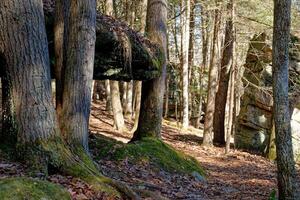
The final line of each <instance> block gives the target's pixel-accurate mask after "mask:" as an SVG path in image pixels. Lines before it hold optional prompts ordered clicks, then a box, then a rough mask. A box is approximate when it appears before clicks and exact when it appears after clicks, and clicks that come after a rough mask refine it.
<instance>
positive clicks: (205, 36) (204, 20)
mask: <svg viewBox="0 0 300 200" xmlns="http://www.w3.org/2000/svg"><path fill="white" fill-rule="evenodd" d="M209 17H210V16H209V15H208V12H207V11H205V10H204V7H202V8H201V33H202V66H201V67H200V77H199V82H200V83H199V97H198V98H199V103H198V113H197V119H196V128H199V127H200V120H201V115H202V103H203V82H204V81H203V77H204V73H205V70H206V68H207V56H208V47H209V46H208V45H209V35H210V34H209Z"/></svg>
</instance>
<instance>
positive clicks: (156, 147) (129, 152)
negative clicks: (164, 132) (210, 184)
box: [91, 136, 205, 175]
mask: <svg viewBox="0 0 300 200" xmlns="http://www.w3.org/2000/svg"><path fill="white" fill-rule="evenodd" d="M104 144H105V145H104ZM91 147H92V148H94V149H96V155H95V156H96V157H97V158H98V159H101V158H106V159H107V158H108V159H113V160H117V161H121V160H124V159H129V160H130V161H133V162H140V161H141V162H150V163H151V164H153V165H154V166H156V167H159V168H162V169H164V170H166V171H171V172H179V173H188V174H191V173H192V172H195V171H196V172H198V173H199V174H201V175H205V172H204V170H203V169H202V168H201V166H200V164H199V162H198V161H197V160H196V159H194V158H193V157H191V156H187V155H185V154H184V153H182V152H179V151H176V150H175V149H174V148H172V147H171V146H169V145H167V144H166V143H164V142H163V141H161V140H158V139H154V138H143V139H142V140H140V141H137V142H134V143H129V144H123V143H120V142H116V141H113V140H111V139H107V138H105V137H102V136H96V139H95V140H94V141H93V142H92V144H91Z"/></svg>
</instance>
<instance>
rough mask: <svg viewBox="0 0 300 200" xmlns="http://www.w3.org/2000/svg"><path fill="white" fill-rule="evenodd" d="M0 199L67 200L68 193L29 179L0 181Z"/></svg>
mask: <svg viewBox="0 0 300 200" xmlns="http://www.w3.org/2000/svg"><path fill="white" fill-rule="evenodd" d="M0 199H3V200H24V199H30V200H40V199H43V200H47V199H49V200H50V199H51V200H56V199H57V200H69V199H71V197H70V195H69V193H68V192H67V191H66V190H65V189H63V188H62V187H61V186H58V185H55V184H53V183H50V182H47V181H40V180H35V179H29V178H9V179H3V180H0Z"/></svg>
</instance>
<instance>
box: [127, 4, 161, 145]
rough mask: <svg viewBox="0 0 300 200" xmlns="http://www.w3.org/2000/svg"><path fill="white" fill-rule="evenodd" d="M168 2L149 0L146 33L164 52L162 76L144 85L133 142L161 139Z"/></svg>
mask: <svg viewBox="0 0 300 200" xmlns="http://www.w3.org/2000/svg"><path fill="white" fill-rule="evenodd" d="M166 21H167V2H166V1H165V0H148V10H147V23H146V24H147V25H146V33H147V35H148V36H149V38H150V40H151V41H153V42H155V43H157V44H158V45H160V49H161V50H162V52H163V56H164V59H163V62H162V64H161V66H160V67H161V69H162V74H161V76H160V77H159V78H156V79H153V80H150V81H145V82H143V84H142V88H143V89H142V100H141V112H140V116H139V125H138V129H137V131H136V132H135V133H134V136H133V138H132V141H134V140H139V139H141V138H144V137H155V138H160V137H161V126H162V112H163V96H164V90H165V77H166V64H167V60H166V53H167V26H166Z"/></svg>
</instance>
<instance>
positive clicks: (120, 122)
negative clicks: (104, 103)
mask: <svg viewBox="0 0 300 200" xmlns="http://www.w3.org/2000/svg"><path fill="white" fill-rule="evenodd" d="M110 91H111V102H112V108H113V114H114V127H115V128H116V129H117V130H119V131H122V130H123V129H124V128H125V123H124V117H123V109H122V104H121V100H120V90H119V82H118V81H110Z"/></svg>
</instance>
